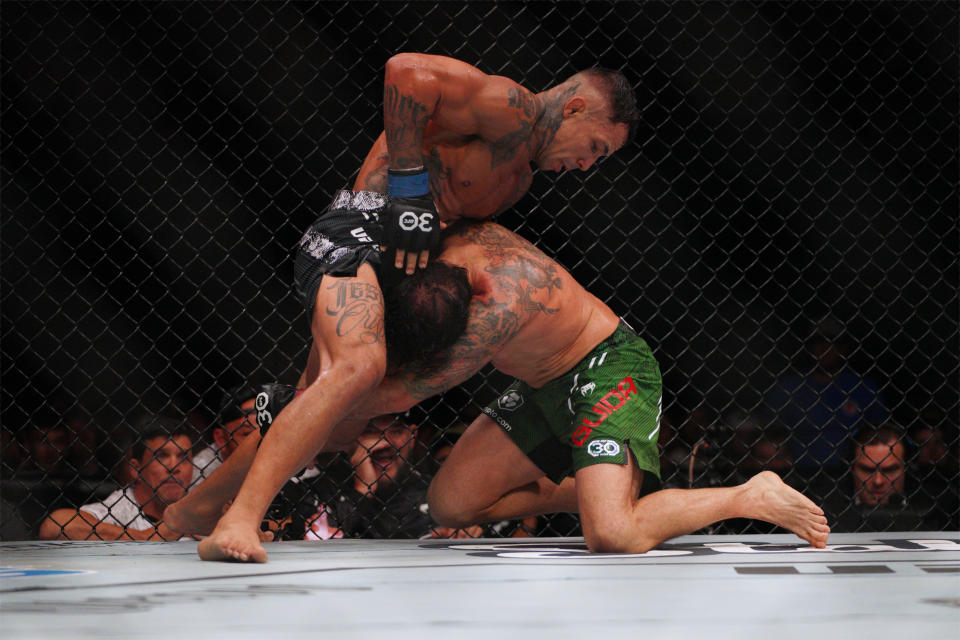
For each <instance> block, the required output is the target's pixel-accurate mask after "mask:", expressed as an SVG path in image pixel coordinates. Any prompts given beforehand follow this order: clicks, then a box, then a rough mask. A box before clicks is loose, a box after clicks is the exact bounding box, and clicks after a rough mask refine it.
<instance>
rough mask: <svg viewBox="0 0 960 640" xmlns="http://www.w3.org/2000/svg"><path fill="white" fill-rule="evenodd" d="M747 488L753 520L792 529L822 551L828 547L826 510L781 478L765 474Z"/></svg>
mask: <svg viewBox="0 0 960 640" xmlns="http://www.w3.org/2000/svg"><path fill="white" fill-rule="evenodd" d="M743 486H744V489H745V490H746V492H747V493H746V495H747V501H746V504H747V508H748V512H749V517H751V518H756V519H757V520H763V521H764V522H771V523H773V524H775V525H778V526H781V527H783V528H784V529H789V530H790V531H792V532H793V533H795V534H796V535H798V536H799V537H801V538H803V539H804V540H806V541H807V542H809V543H810V545H811V546H814V547H817V548H818V549H822V548H823V547H825V546H826V545H827V536H828V535H830V527H828V526H827V519H826V518H825V517H824V515H823V509H821V508H820V507H818V506H817V505H815V504H814V503H813V501H812V500H810V499H809V498H807V497H806V496H804V495H803V494H802V493H800V492H799V491H797V490H795V489H793V488H791V487H789V486H787V485H786V484H784V482H783V480H781V479H780V476H778V475H777V474H775V473H773V472H772V471H761V472H760V473H758V474H757V475H755V476H753V477H752V478H750V480H748V481H747V482H746V484H744V485H743Z"/></svg>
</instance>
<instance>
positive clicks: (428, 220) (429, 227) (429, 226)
mask: <svg viewBox="0 0 960 640" xmlns="http://www.w3.org/2000/svg"><path fill="white" fill-rule="evenodd" d="M400 228H401V229H403V230H404V231H413V230H414V229H417V228H419V229H420V231H423V232H426V233H429V232H430V231H433V214H432V213H430V212H429V211H427V212H424V213H421V214H420V215H419V216H418V215H417V214H416V213H414V212H413V211H404V212H403V213H401V214H400Z"/></svg>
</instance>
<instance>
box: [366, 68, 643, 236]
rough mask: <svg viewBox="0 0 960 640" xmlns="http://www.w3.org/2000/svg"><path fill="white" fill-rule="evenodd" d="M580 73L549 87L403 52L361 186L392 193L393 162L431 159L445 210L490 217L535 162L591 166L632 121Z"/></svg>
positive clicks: (521, 187)
mask: <svg viewBox="0 0 960 640" xmlns="http://www.w3.org/2000/svg"><path fill="white" fill-rule="evenodd" d="M606 113H607V107H606V106H605V99H604V98H603V97H601V95H600V94H599V93H598V92H597V90H596V88H595V87H593V86H588V83H584V82H582V81H579V80H576V79H571V80H568V81H566V82H564V83H562V84H560V85H557V86H555V87H553V88H551V89H549V90H547V91H544V92H542V93H533V92H532V91H530V90H529V89H526V88H524V87H522V86H521V85H519V84H517V83H516V82H514V81H513V80H511V79H509V78H505V77H502V76H490V75H487V74H485V73H483V72H481V71H480V70H479V69H477V68H475V67H473V66H471V65H469V64H467V63H465V62H461V61H459V60H453V59H451V58H443V57H439V56H429V55H422V54H400V55H397V56H394V57H393V58H391V60H390V61H389V62H388V63H387V67H386V70H385V74H384V125H385V133H383V134H381V135H380V137H379V138H378V139H377V141H376V143H374V145H373V148H372V149H371V150H370V152H369V153H368V154H367V157H366V159H365V161H364V163H363V166H362V167H361V169H360V173H359V175H358V177H357V180H356V183H355V185H354V189H356V190H368V191H376V192H378V193H387V169H388V168H393V169H401V168H412V167H420V166H423V167H426V168H427V170H428V171H429V175H430V191H431V194H432V195H433V199H434V201H435V203H436V205H437V210H438V213H439V214H440V218H441V219H442V220H443V221H444V222H446V223H450V222H453V221H455V220H457V219H458V218H461V217H470V218H474V219H483V218H488V217H490V216H492V215H495V214H497V213H500V212H501V211H504V210H505V209H507V208H508V207H510V206H512V205H513V204H515V203H516V202H517V201H518V200H519V199H520V198H521V197H522V196H523V195H524V194H525V193H526V192H527V190H528V189H529V188H530V184H531V182H532V180H533V168H534V167H537V168H540V169H544V170H548V171H564V170H574V169H578V170H583V171H586V170H587V169H589V168H590V167H591V166H593V164H594V163H596V161H597V160H598V159H600V158H601V157H603V156H606V155H609V154H610V153H612V152H613V151H615V150H617V149H619V148H620V147H621V146H623V144H624V143H625V141H626V138H627V132H628V127H627V125H625V124H623V123H614V122H611V121H610V120H609V119H608V118H607V116H606V115H605V114H606Z"/></svg>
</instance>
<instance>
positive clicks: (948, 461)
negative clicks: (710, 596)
mask: <svg viewBox="0 0 960 640" xmlns="http://www.w3.org/2000/svg"><path fill="white" fill-rule="evenodd" d="M0 18H2V45H0V46H2V71H3V74H2V113H0V116H2V118H0V127H2V146H0V151H2V208H3V216H2V237H0V247H2V256H0V264H2V271H0V284H2V293H0V297H2V328H0V340H2V342H0V354H2V392H0V402H2V405H0V406H2V414H0V416H2V437H3V443H2V454H3V455H2V467H0V471H2V506H3V513H2V527H3V531H2V535H3V537H4V538H6V539H18V538H31V537H36V536H37V535H40V533H41V530H42V529H43V528H44V527H42V526H41V525H43V524H44V523H45V522H46V523H47V527H48V528H47V531H46V534H45V535H46V536H48V537H49V536H50V535H59V534H62V533H65V532H66V531H67V530H68V529H69V528H70V527H69V525H68V524H67V522H75V523H76V522H77V519H78V518H79V519H85V518H87V517H88V515H89V513H90V512H91V509H94V510H95V508H94V507H90V508H85V509H84V510H82V511H81V513H79V514H78V513H77V508H78V507H81V506H84V505H89V504H91V503H102V504H101V506H103V507H104V511H103V513H105V514H108V515H109V517H110V518H113V519H112V520H110V522H113V524H115V525H116V526H118V527H120V528H121V529H123V528H124V527H126V528H127V529H128V530H130V531H133V530H134V529H135V523H134V522H133V520H134V519H136V518H142V517H144V516H148V517H147V518H146V519H147V520H148V521H149V520H150V517H149V514H146V513H145V508H143V509H138V508H137V507H138V505H139V504H141V503H142V502H143V501H144V499H146V500H151V499H154V498H155V497H156V496H159V495H160V493H161V492H162V491H170V492H171V493H170V494H169V495H171V496H174V497H175V496H176V494H177V491H178V490H180V491H181V492H182V486H189V485H191V484H192V483H193V482H195V479H196V478H197V477H200V476H202V475H203V473H204V472H210V471H212V469H213V467H214V466H216V465H217V464H218V463H219V461H220V460H221V459H222V458H223V457H224V456H225V455H227V454H228V453H229V452H230V450H231V447H233V446H234V445H235V444H236V442H237V441H239V439H240V438H242V437H243V436H244V435H246V433H247V432H249V431H250V430H251V427H250V424H249V414H243V411H242V410H241V409H242V407H240V403H241V402H242V401H243V400H249V398H236V397H234V398H233V401H234V405H235V406H234V409H237V410H240V413H239V414H237V415H234V416H233V418H231V419H232V420H233V422H232V423H231V425H232V429H233V430H232V431H231V430H230V429H224V428H223V427H224V424H225V423H226V422H229V421H228V420H227V416H224V415H223V413H222V410H223V408H224V407H223V406H222V405H223V402H224V401H223V398H224V393H225V392H226V391H227V390H228V389H231V388H233V387H235V386H236V385H242V384H246V383H264V382H274V381H279V382H285V383H288V384H295V383H296V381H297V378H298V376H299V374H300V371H301V368H302V367H303V364H304V360H305V353H306V349H307V347H308V345H309V340H310V335H309V330H308V318H307V316H306V312H305V311H304V310H303V309H302V307H301V305H300V304H299V302H298V301H297V299H296V296H295V293H294V291H293V286H292V277H293V257H292V256H293V249H294V247H295V246H296V245H297V242H298V240H299V239H300V236H301V234H302V233H303V231H304V230H305V229H306V228H307V227H308V226H309V225H310V224H311V223H312V222H313V220H314V218H315V217H316V215H317V214H318V213H319V212H321V211H322V210H323V208H324V207H325V206H326V204H327V203H328V201H329V199H330V198H331V196H332V194H333V193H334V192H335V191H336V190H337V189H340V188H342V187H344V186H345V185H349V184H351V181H352V179H353V177H354V176H355V174H356V171H357V170H358V168H359V166H360V164H361V162H362V160H363V158H364V157H365V155H366V153H367V151H368V149H369V148H370V145H371V144H372V142H373V141H374V140H375V139H376V137H377V136H378V135H379V133H380V131H381V129H382V94H383V84H382V83H383V67H384V64H385V62H386V60H387V59H388V58H389V57H390V56H391V55H392V54H394V53H397V52H400V51H419V52H426V53H434V54H441V55H446V56H451V57H454V58H458V59H461V60H464V61H466V62H468V63H470V64H473V65H475V66H477V67H478V68H480V69H481V70H482V71H484V72H486V73H490V74H497V75H504V76H508V77H510V78H512V79H514V80H516V81H518V82H519V83H521V84H522V85H524V86H526V87H528V88H530V89H531V90H533V91H542V90H544V89H546V88H548V87H550V86H552V85H553V84H555V83H557V82H559V81H560V80H562V79H564V78H566V77H568V76H569V75H571V74H573V73H574V72H576V71H578V70H580V69H583V68H587V67H590V66H594V65H602V66H605V67H609V68H615V69H621V70H623V71H624V72H625V73H626V74H627V76H628V77H629V79H630V81H631V82H632V83H633V84H634V86H635V87H636V90H637V95H638V99H639V102H640V105H641V107H642V110H643V115H644V117H643V121H642V123H641V130H640V133H639V136H638V139H637V141H636V142H635V143H633V144H632V145H630V146H628V147H627V148H625V149H623V150H621V151H620V152H618V153H616V154H614V155H613V156H612V157H610V158H609V159H606V160H604V161H603V162H601V163H600V164H599V166H597V167H596V168H594V169H592V170H591V171H589V172H587V173H583V174H580V173H578V174H577V175H574V174H573V173H565V174H563V175H557V174H553V173H543V172H537V174H536V175H535V178H534V182H533V186H532V188H531V189H530V192H529V193H528V194H527V195H526V196H525V197H524V198H523V199H522V200H521V201H520V202H519V203H518V204H517V205H515V206H514V207H513V208H512V209H510V210H509V211H507V212H506V213H504V214H502V215H501V216H500V217H499V218H498V222H500V223H502V224H503V225H504V226H506V227H507V228H509V229H512V230H515V231H517V232H518V233H519V234H521V235H522V236H524V237H525V238H527V239H529V240H531V241H532V242H534V243H535V244H536V245H537V246H538V247H539V248H540V249H542V250H543V251H544V252H545V253H547V254H548V255H550V256H551V257H553V258H555V259H556V260H557V261H558V262H559V263H560V264H562V265H563V266H564V267H565V268H567V269H568V270H569V271H570V272H571V273H572V274H573V276H574V277H575V278H576V279H577V280H578V281H579V282H580V283H582V284H583V285H584V286H585V287H586V288H587V289H588V290H589V291H591V292H592V293H594V294H595V295H597V296H598V297H599V298H601V299H602V300H604V301H606V302H607V303H608V304H609V305H610V306H611V307H612V308H613V309H614V311H615V312H616V313H618V314H620V315H622V316H623V317H624V318H625V319H626V320H627V321H628V322H629V323H630V324H631V325H632V326H634V327H635V328H636V329H637V330H638V332H639V333H640V334H641V335H642V336H643V337H644V338H645V339H646V340H647V342H648V343H649V344H650V345H651V347H652V348H653V351H654V353H655V355H656V357H657V359H658V361H659V363H660V366H661V369H662V372H663V377H664V399H663V416H662V422H661V431H660V433H659V442H660V447H661V465H662V479H663V485H664V486H666V487H679V488H688V487H710V486H728V485H733V484H736V483H739V482H742V481H744V480H745V479H747V478H749V477H750V476H751V475H753V474H755V473H757V472H759V471H761V470H764V469H770V470H773V471H776V472H777V473H780V474H781V476H782V477H783V478H784V479H785V481H786V482H788V483H789V484H790V485H792V486H794V487H796V488H798V489H800V490H802V491H804V492H805V493H806V494H807V495H809V496H811V497H812V498H813V499H814V500H815V501H817V502H818V503H819V504H821V505H822V506H824V508H825V510H826V511H827V514H828V517H829V518H830V521H831V525H832V526H833V528H834V530H835V531H877V530H907V531H909V530H941V529H944V528H950V529H956V528H957V527H958V502H957V487H958V471H957V458H958V456H957V453H958V430H957V425H958V419H960V415H958V358H957V347H958V327H957V323H958V304H957V303H958V299H957V283H958V269H957V264H958V263H957V252H958V249H957V247H958V242H957V238H958V233H957V219H958V206H957V205H958V195H957V182H958V164H957V156H958V149H957V146H958V142H957V141H958V130H957V122H958V90H957V77H958V74H957V69H958V56H957V33H958V9H957V5H956V4H955V3H948V2H942V3H936V2H924V3H893V2H886V3H789V4H787V3H759V4H755V3H747V2H738V3H730V4H723V3H714V2H711V3H666V4H664V3H655V2H650V3H639V4H635V3H603V2H592V3H586V4H580V3H553V2H536V3H497V4H492V3H486V2H471V3H447V2H436V3H432V2H417V3H386V2H384V3H378V2H371V3H342V2H340V3H338V2H325V3H317V4H308V3H284V2H279V3H255V4H248V3H230V2H221V3H214V2H210V3H80V2H78V3H57V4H53V3H34V2H5V3H4V4H3V9H2V15H0ZM508 383H509V381H508V380H507V379H506V378H505V377H503V376H502V375H500V374H498V373H496V372H494V371H492V370H485V371H484V372H483V373H482V374H481V375H478V376H476V377H474V378H473V379H471V380H469V381H468V382H467V383H465V384H463V385H462V386H460V387H458V388H456V389H453V390H451V391H449V392H448V393H446V394H444V395H443V396H441V397H439V398H435V399H432V400H430V401H427V402H425V403H423V404H422V405H421V406H420V407H418V408H417V409H416V410H415V411H414V412H412V413H411V414H409V415H407V416H404V417H402V418H399V419H397V420H396V421H394V422H390V421H389V420H387V421H386V422H385V423H382V424H380V426H379V430H375V431H370V432H369V433H366V434H365V436H362V437H361V440H360V443H359V444H358V445H357V447H358V448H357V450H356V451H354V452H353V453H352V454H336V455H323V456H321V457H320V458H319V459H318V460H317V463H316V465H315V466H314V467H312V468H311V469H308V471H307V472H305V474H303V475H301V476H299V477H298V478H296V479H295V480H294V481H291V483H289V484H288V485H287V487H285V488H284V490H283V491H282V492H281V495H280V496H279V498H278V500H277V501H276V502H275V503H274V505H273V506H272V507H271V511H270V513H269V514H268V516H269V517H270V520H271V522H270V523H269V524H268V525H265V526H270V527H272V528H274V529H275V530H277V531H278V532H280V533H281V536H282V537H292V538H297V537H304V536H305V535H306V536H307V537H315V538H326V537H336V536H346V537H358V536H359V537H363V536H370V537H391V536H400V537H420V536H422V535H428V534H429V530H430V526H431V524H430V521H429V515H428V514H427V513H426V512H425V510H424V506H423V505H424V503H425V501H426V500H425V492H426V487H427V486H428V485H429V480H430V477H431V476H432V474H433V473H435V472H436V469H437V467H438V459H440V458H442V457H443V456H444V455H445V454H446V453H448V452H449V447H450V446H451V445H452V444H453V443H454V442H455V440H456V438H457V436H458V434H459V433H461V432H462V431H463V429H464V427H465V426H466V425H467V424H468V423H469V422H470V421H471V420H472V419H473V418H474V417H476V415H477V407H478V406H483V405H484V404H486V403H487V402H490V401H491V400H492V399H494V398H496V396H497V394H498V393H499V392H500V391H502V390H503V389H504V388H505V387H506V385H507V384H508ZM228 395H229V394H228ZM246 408H249V404H248V405H247V407H246ZM158 416H165V417H168V418H171V419H173V420H175V421H176V422H178V424H180V425H181V427H184V428H183V429H181V430H182V431H183V433H182V434H181V435H179V436H176V437H172V438H168V437H166V436H162V437H159V436H154V437H152V438H150V437H147V436H149V435H150V433H153V432H150V431H149V429H147V430H145V427H144V426H143V425H145V424H148V423H151V420H153V418H155V417H158ZM153 422H156V420H153ZM138 425H140V426H139V427H138ZM144 441H146V445H147V446H146V449H144V450H143V451H141V452H140V453H139V455H136V448H137V446H138V443H139V446H141V448H142V446H143V444H144ZM171 443H173V445H174V447H175V448H177V449H179V453H178V451H170V450H169V448H170V447H169V445H170V444H171ZM154 451H156V453H154ZM158 465H160V468H159V469H158ZM185 466H186V467H189V469H188V471H187V472H185V473H181V471H178V469H183V468H184V467H185ZM157 473H160V476H161V477H163V478H165V477H167V476H169V477H173V478H175V481H174V482H173V483H172V484H173V485H176V486H171V483H170V482H167V485H166V489H162V488H156V489H149V490H148V493H147V495H146V498H144V496H143V495H139V494H134V493H129V492H132V491H133V487H135V486H137V484H138V483H139V484H140V485H145V486H148V488H149V487H150V486H154V485H150V482H154V483H156V482H157V481H156V480H155V478H156V474H157ZM151 474H152V475H151ZM164 474H166V476H165V475H164ZM151 478H153V480H151ZM123 487H127V491H128V493H123V491H122V489H123ZM138 501H139V502H138ZM131 504H132V505H133V510H132V512H131V511H130V510H129V509H126V510H125V508H128V507H130V506H131ZM155 504H156V502H155ZM64 510H65V511H64ZM53 512H57V513H59V514H61V515H60V516H59V517H58V519H55V521H54V523H55V524H56V527H55V529H56V530H55V531H53V533H51V532H50V530H49V524H50V523H49V521H46V520H45V518H46V517H47V516H48V515H49V514H51V513H53ZM63 514H67V515H65V516H64V515H63ZM84 514H87V515H84ZM104 517H105V518H107V515H105V516H104ZM108 519H109V518H108ZM95 520H96V519H95ZM106 521H107V520H104V522H106ZM153 524H155V523H153V522H148V524H147V525H145V526H151V525H153ZM578 527H579V524H578V521H577V519H576V517H575V516H572V515H568V514H560V515H557V516H547V517H540V518H531V519H528V520H525V521H522V522H502V523H493V524H488V525H485V526H484V527H483V528H479V529H478V528H475V529H472V530H468V531H461V532H451V531H447V532H445V535H486V536H491V535H492V536H498V535H499V536H515V535H551V536H556V535H559V536H565V535H577V534H578V533H579V528H578ZM710 531H713V532H722V533H743V532H769V531H773V527H772V526H769V525H764V524H763V523H758V522H754V521H748V520H734V521H727V522H725V523H722V524H720V525H717V526H715V527H712V528H711V529H710ZM151 533H155V531H151ZM83 535H84V536H85V535H91V536H98V535H102V534H98V533H89V534H83ZM127 535H129V536H130V537H133V534H130V533H129V531H128V533H127ZM137 535H140V534H137Z"/></svg>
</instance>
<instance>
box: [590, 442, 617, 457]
mask: <svg viewBox="0 0 960 640" xmlns="http://www.w3.org/2000/svg"><path fill="white" fill-rule="evenodd" d="M587 453H589V454H590V455H591V456H593V457H594V458H599V457H600V456H615V455H617V454H618V453H620V445H619V444H618V443H616V442H615V441H613V440H594V441H593V442H591V443H590V444H588V445H587Z"/></svg>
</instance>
